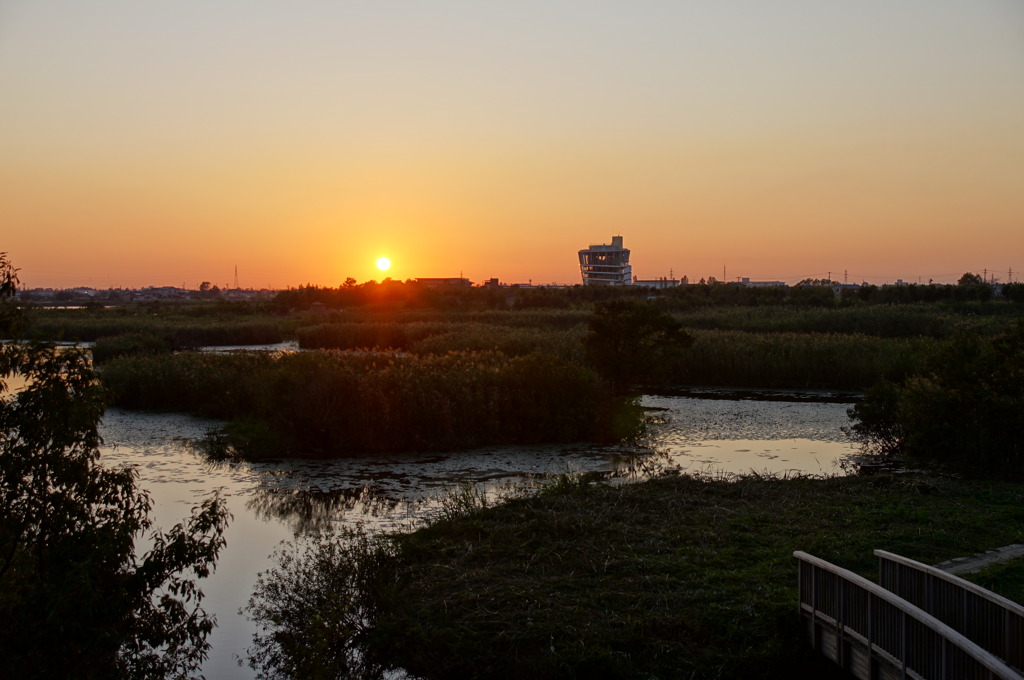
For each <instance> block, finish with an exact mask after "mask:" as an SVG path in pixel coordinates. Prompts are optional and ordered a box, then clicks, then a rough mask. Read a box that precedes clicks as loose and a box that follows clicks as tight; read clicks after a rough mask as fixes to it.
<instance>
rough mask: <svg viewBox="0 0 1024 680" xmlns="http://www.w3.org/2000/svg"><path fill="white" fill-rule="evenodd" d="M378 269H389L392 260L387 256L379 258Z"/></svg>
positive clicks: (384, 270) (383, 270)
mask: <svg viewBox="0 0 1024 680" xmlns="http://www.w3.org/2000/svg"><path fill="white" fill-rule="evenodd" d="M377 269H379V270H381V271H382V272H386V271H387V270H389V269H391V260H389V259H388V258H386V257H382V258H380V259H379V260H377Z"/></svg>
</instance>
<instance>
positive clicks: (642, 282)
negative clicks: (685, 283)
mask: <svg viewBox="0 0 1024 680" xmlns="http://www.w3.org/2000/svg"><path fill="white" fill-rule="evenodd" d="M633 285H634V286H646V287H647V288H655V289H658V290H662V289H664V288H675V287H676V286H678V285H679V279H670V278H666V277H664V276H663V277H661V278H660V279H638V278H636V277H635V276H634V277H633Z"/></svg>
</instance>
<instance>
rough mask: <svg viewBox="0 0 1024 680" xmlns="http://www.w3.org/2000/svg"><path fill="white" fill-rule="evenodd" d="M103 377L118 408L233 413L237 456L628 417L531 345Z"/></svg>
mask: <svg viewBox="0 0 1024 680" xmlns="http://www.w3.org/2000/svg"><path fill="white" fill-rule="evenodd" d="M102 378H103V381H104V383H105V384H106V385H107V386H108V387H109V389H110V390H111V393H112V395H113V400H114V404H115V405H118V406H123V407H125V408H142V409H155V410H171V411H185V412H195V413H199V414H202V415H207V416H212V417H217V418H224V419H230V420H234V421H235V424H236V428H235V429H233V428H232V426H230V425H229V426H228V428H227V430H226V436H225V437H224V438H223V441H222V443H223V444H224V445H225V446H226V447H228V448H229V449H233V450H234V452H236V453H239V454H241V455H260V454H263V455H271V454H276V455H288V454H299V455H312V456H343V455H346V454H354V453H386V452H396V451H430V450H457V449H461V448H467V447H474V446H481V445H485V444H499V443H523V444H532V443H541V442H563V441H579V440H594V439H617V438H621V437H622V436H623V435H624V434H628V432H623V431H615V430H616V428H618V427H625V428H626V429H627V430H628V429H630V427H631V426H632V427H635V426H636V425H637V423H638V422H639V413H638V412H636V411H635V408H634V407H633V406H632V402H631V401H629V400H623V399H620V398H615V397H613V396H611V395H610V393H609V392H608V390H607V388H606V386H605V385H604V384H603V383H602V382H601V380H600V379H599V378H598V377H597V376H596V375H595V374H594V373H593V372H592V371H590V370H589V369H587V368H585V367H582V366H580V365H578V364H575V363H572V362H567V361H562V360H559V359H557V358H554V357H551V356H543V355H539V354H531V355H527V356H520V357H508V356H506V355H504V354H500V353H497V352H481V353H468V352H450V353H448V354H444V355H423V356H419V355H398V354H394V353H391V354H388V353H346V352H302V353H294V354H265V353H254V352H233V353H227V354H202V353H200V354H196V353H185V352H182V353H176V354H172V355H165V356H133V357H123V358H120V359H114V360H112V361H110V362H109V363H108V364H107V365H106V366H105V367H104V369H103V372H102ZM624 413H625V414H626V415H625V416H623V415H622V414H624ZM233 434H235V435H237V436H234V437H233V436H232V435H233ZM268 439H273V440H274V442H275V444H276V445H278V446H280V447H281V448H280V449H279V450H277V451H269V450H267V449H268V447H267V446H266V445H265V444H266V440H268Z"/></svg>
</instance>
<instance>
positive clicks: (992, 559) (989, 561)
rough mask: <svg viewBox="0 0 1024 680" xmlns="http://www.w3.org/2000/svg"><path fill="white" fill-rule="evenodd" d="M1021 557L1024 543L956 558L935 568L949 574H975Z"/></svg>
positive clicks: (1023, 555)
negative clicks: (999, 563) (998, 563)
mask: <svg viewBox="0 0 1024 680" xmlns="http://www.w3.org/2000/svg"><path fill="white" fill-rule="evenodd" d="M1021 557H1024V543H1014V544H1012V545H1004V546H1003V547H1002V548H996V549H995V550H989V551H988V552H983V553H978V554H977V555H971V556H970V557H954V558H953V559H951V560H947V561H946V562H939V563H938V564H936V565H935V568H936V569H941V570H942V571H944V572H946V573H949V574H973V573H974V572H976V571H981V570H982V569H984V568H986V567H988V566H991V565H993V564H996V563H997V562H1006V561H1007V560H1015V559H1018V558H1021Z"/></svg>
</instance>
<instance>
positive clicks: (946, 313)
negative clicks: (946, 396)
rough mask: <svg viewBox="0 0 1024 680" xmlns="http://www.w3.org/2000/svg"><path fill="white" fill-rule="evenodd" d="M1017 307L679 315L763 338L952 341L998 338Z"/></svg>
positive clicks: (716, 310)
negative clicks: (964, 335) (964, 336)
mask: <svg viewBox="0 0 1024 680" xmlns="http://www.w3.org/2000/svg"><path fill="white" fill-rule="evenodd" d="M1014 307H1015V306H1011V305H992V304H989V305H981V304H975V305H960V306H951V305H939V304H907V305H871V306H867V305H864V306H857V305H855V306H849V307H838V308H812V309H802V308H794V307H789V306H757V307H727V306H719V307H699V308H695V309H690V310H687V311H684V312H675V313H674V314H673V316H674V317H675V318H676V319H678V320H679V321H680V322H681V323H682V324H683V326H684V327H686V328H692V329H703V330H737V331H750V332H758V333H833V334H836V333H839V334H853V335H872V336H878V337H883V338H911V337H919V336H923V337H930V338H946V337H950V336H952V335H955V334H956V333H959V332H982V333H997V332H999V331H1001V330H1003V329H1004V328H1005V327H1006V326H1007V325H1010V324H1012V323H1013V320H1014V319H1015V318H1017V317H1018V316H1019V315H1020V313H1021V312H1022V311H1024V310H1022V309H1018V310H1017V313H1016V314H1015V313H1013V309H1014Z"/></svg>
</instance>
